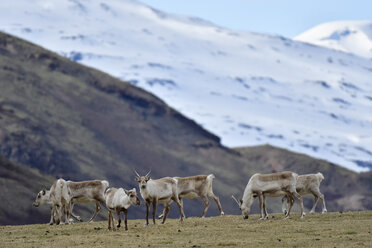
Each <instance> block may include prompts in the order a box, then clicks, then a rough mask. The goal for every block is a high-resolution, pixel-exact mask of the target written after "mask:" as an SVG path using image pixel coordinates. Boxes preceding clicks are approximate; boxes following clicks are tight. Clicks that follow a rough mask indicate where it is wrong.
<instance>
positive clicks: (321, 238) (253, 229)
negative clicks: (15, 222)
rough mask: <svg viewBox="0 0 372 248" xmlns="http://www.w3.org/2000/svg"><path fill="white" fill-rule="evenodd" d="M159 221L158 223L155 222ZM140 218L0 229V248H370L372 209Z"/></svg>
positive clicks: (371, 239) (3, 227)
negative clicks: (124, 223)
mask: <svg viewBox="0 0 372 248" xmlns="http://www.w3.org/2000/svg"><path fill="white" fill-rule="evenodd" d="M159 223H160V221H159ZM143 224H144V220H129V222H128V226H129V231H128V232H125V231H124V229H123V227H121V228H120V229H119V230H117V231H108V230H107V222H106V221H104V222H95V223H76V224H72V225H60V226H49V225H46V224H43V225H25V226H1V227H0V233H1V235H0V237H1V238H0V244H1V247H75V246H77V247H243V246H244V247H271V248H272V247H315V246H316V247H372V234H371V232H372V211H366V212H346V213H327V214H324V215H322V214H311V215H310V214H308V215H307V216H306V217H305V218H304V219H300V218H299V214H296V213H295V214H293V215H292V217H291V219H283V216H282V215H280V214H273V215H271V216H270V219H269V220H266V221H262V220H258V216H257V215H251V216H250V218H249V220H243V218H242V217H241V216H236V215H227V216H223V217H211V218H205V219H201V218H188V219H186V220H185V222H184V223H181V224H180V223H179V221H178V220H176V219H169V220H167V222H166V224H164V225H161V224H157V225H149V226H148V227H144V225H143Z"/></svg>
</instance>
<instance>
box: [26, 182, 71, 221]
mask: <svg viewBox="0 0 372 248" xmlns="http://www.w3.org/2000/svg"><path fill="white" fill-rule="evenodd" d="M70 201H71V195H70V191H69V189H68V187H67V184H66V181H65V180H64V179H62V178H60V179H58V180H56V181H54V183H53V185H52V187H50V190H42V191H40V192H39V193H38V194H37V196H36V199H35V201H34V203H33V205H34V207H38V206H40V205H43V204H50V205H51V207H52V209H51V213H50V221H49V224H50V225H53V223H54V222H53V220H55V222H56V224H57V225H59V224H60V223H61V224H63V222H62V209H63V208H64V211H65V221H66V222H67V223H68V224H69V223H70V221H69V211H70V209H71V206H70V205H71V202H70Z"/></svg>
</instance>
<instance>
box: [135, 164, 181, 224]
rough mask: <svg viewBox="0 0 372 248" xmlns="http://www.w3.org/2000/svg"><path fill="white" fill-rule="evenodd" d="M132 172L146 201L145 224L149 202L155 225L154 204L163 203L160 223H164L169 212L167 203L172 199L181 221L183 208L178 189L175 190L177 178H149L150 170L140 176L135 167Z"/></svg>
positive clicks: (147, 219) (147, 218) (147, 222)
mask: <svg viewBox="0 0 372 248" xmlns="http://www.w3.org/2000/svg"><path fill="white" fill-rule="evenodd" d="M133 170H134V173H135V174H136V177H135V180H136V181H137V182H138V185H139V188H140V193H141V196H142V198H143V199H144V200H145V202H146V223H145V225H146V226H147V225H148V224H149V208H150V204H152V219H153V223H154V225H155V218H156V205H157V204H158V203H160V204H164V209H165V212H164V216H163V221H162V222H161V223H162V224H164V223H165V220H166V219H167V216H168V213H169V209H170V208H169V204H170V203H171V202H172V200H173V201H174V202H175V203H176V204H177V205H178V207H179V209H180V216H181V218H180V221H181V222H182V221H183V219H184V216H183V208H182V205H181V203H180V200H179V198H178V190H177V180H176V179H174V178H171V177H163V178H160V179H157V180H151V179H150V173H151V169H150V171H149V172H148V173H147V174H146V176H140V175H139V174H138V173H137V171H136V170H135V169H133Z"/></svg>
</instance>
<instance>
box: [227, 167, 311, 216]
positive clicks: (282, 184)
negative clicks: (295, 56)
mask: <svg viewBox="0 0 372 248" xmlns="http://www.w3.org/2000/svg"><path fill="white" fill-rule="evenodd" d="M297 178H298V175H297V174H296V173H293V172H290V171H286V172H280V173H273V174H254V175H253V176H252V177H251V178H250V179H249V181H248V184H247V186H246V188H245V190H244V195H243V199H241V200H240V201H238V200H236V198H235V197H234V196H232V197H233V199H234V200H235V201H236V202H237V203H238V205H239V207H240V210H241V211H242V215H243V217H244V219H248V215H249V212H250V208H251V205H252V203H253V200H254V198H255V197H256V196H257V197H258V198H259V201H260V219H267V218H268V214H267V212H266V203H265V198H266V196H270V197H277V196H282V195H287V196H288V197H290V198H291V199H293V198H294V197H296V198H297V199H298V200H299V202H300V205H301V218H303V217H304V216H305V212H304V206H303V202H302V197H301V195H300V194H298V193H297V192H296V182H297ZM292 206H293V201H290V206H289V209H288V212H287V214H286V218H288V217H289V215H290V211H291V208H292ZM264 211H265V213H264Z"/></svg>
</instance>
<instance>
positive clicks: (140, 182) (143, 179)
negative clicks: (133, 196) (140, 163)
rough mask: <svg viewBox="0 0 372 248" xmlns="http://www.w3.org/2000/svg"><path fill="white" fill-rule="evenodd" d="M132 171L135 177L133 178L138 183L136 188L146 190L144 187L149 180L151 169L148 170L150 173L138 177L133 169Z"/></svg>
mask: <svg viewBox="0 0 372 248" xmlns="http://www.w3.org/2000/svg"><path fill="white" fill-rule="evenodd" d="M133 170H134V173H136V177H135V180H136V181H137V182H138V186H139V188H140V189H146V185H147V182H148V181H149V180H150V178H151V177H150V173H151V169H150V171H149V172H148V173H147V174H146V176H142V177H141V176H140V175H139V174H138V172H137V171H136V170H135V169H133Z"/></svg>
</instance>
